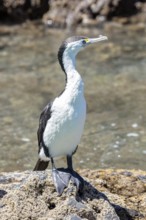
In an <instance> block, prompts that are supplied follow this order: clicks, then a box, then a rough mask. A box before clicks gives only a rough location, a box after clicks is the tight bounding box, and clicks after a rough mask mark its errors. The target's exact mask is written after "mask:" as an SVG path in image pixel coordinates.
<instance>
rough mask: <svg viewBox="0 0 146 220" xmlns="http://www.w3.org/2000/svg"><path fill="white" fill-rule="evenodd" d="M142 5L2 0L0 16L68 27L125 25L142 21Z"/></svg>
mask: <svg viewBox="0 0 146 220" xmlns="http://www.w3.org/2000/svg"><path fill="white" fill-rule="evenodd" d="M145 8H146V2H145V1H143V0H135V1H131V0H127V1H125V0H82V1H77V0H70V1H68V0H64V1H61V0H50V1H48V0H37V1H35V0H30V1H27V0H15V1H13V0H3V1H1V3H0V19H1V20H3V21H4V20H5V21H9V22H16V23H19V22H24V21H26V20H27V19H30V20H34V19H38V18H42V21H43V23H44V24H45V25H47V26H49V27H67V28H68V29H72V28H75V27H76V26H77V25H82V26H87V27H89V26H90V27H91V26H100V25H101V21H102V22H103V21H104V22H105V21H113V20H114V21H116V22H117V23H118V22H119V23H121V24H122V25H125V24H130V23H131V22H133V21H134V23H135V24H137V23H141V22H143V23H145V19H146V15H145V14H146V13H145ZM137 15H139V16H137ZM133 17H134V19H133ZM131 18H132V19H131Z"/></svg>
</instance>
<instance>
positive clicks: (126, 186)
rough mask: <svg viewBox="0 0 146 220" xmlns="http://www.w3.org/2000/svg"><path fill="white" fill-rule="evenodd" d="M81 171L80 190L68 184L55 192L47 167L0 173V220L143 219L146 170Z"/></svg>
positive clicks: (145, 198) (145, 200)
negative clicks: (82, 183)
mask: <svg viewBox="0 0 146 220" xmlns="http://www.w3.org/2000/svg"><path fill="white" fill-rule="evenodd" d="M80 174H81V175H82V176H83V177H84V178H85V180H86V184H85V188H84V192H83V194H82V195H79V194H78V193H76V190H75V187H74V186H73V185H70V186H69V189H65V191H64V193H63V194H62V195H61V196H58V195H57V193H56V191H55V189H54V186H53V184H52V178H51V173H50V171H45V172H32V171H25V172H13V173H1V178H0V189H1V190H0V216H1V220H4V219H5V220H6V219H12V220H13V219H15V220H17V219H39V220H48V219H50V220H53V219H58V220H61V219H66V220H80V219H89V220H90V219H91V220H92V219H98V220H106V219H107V220H109V219H112V220H119V219H120V220H128V219H134V220H136V219H143V220H144V219H145V217H146V211H145V206H146V185H145V181H143V179H144V180H145V178H143V177H145V176H146V172H144V171H125V170H94V171H91V170H80ZM140 177H142V178H140ZM89 181H90V183H89ZM92 184H93V185H92ZM130 186H131V187H130ZM132 186H133V187H132ZM71 189H72V190H71Z"/></svg>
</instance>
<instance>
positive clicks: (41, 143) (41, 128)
mask: <svg viewBox="0 0 146 220" xmlns="http://www.w3.org/2000/svg"><path fill="white" fill-rule="evenodd" d="M51 106H52V103H48V105H47V106H46V107H45V108H44V110H43V111H42V113H41V115H40V120H39V128H38V131H37V136H38V145H39V152H40V150H41V148H42V147H43V148H44V151H45V155H46V156H47V157H49V150H48V148H47V147H46V146H45V143H44V140H43V133H44V130H45V127H46V124H47V121H48V120H49V118H51Z"/></svg>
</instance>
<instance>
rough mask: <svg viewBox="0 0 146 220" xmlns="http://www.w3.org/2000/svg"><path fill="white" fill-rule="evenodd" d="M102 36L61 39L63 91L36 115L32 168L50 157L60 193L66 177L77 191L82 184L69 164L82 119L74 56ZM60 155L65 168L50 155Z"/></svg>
mask: <svg viewBox="0 0 146 220" xmlns="http://www.w3.org/2000/svg"><path fill="white" fill-rule="evenodd" d="M106 39H107V37H106V36H101V35H100V36H99V37H98V38H88V37H83V36H74V37H70V38H68V39H67V40H65V41H64V42H63V43H62V45H61V47H60V49H59V51H58V60H59V63H60V66H61V68H62V70H63V71H64V72H65V75H66V85H65V89H64V91H63V92H62V93H61V94H60V95H59V96H58V97H56V98H55V99H54V101H53V102H49V103H48V105H47V106H46V107H45V108H44V110H43V111H42V113H41V115H40V120H39V128H38V133H37V134H38V145H39V159H38V161H37V163H36V166H35V168H34V170H45V169H46V168H47V166H48V163H49V161H51V163H52V176H53V182H54V185H55V187H56V190H57V192H58V194H60V195H61V194H62V192H63V190H64V188H65V187H67V186H68V184H69V181H72V182H73V183H74V184H75V185H76V187H77V190H78V191H79V190H80V191H81V190H82V189H83V186H84V180H83V178H82V177H81V176H80V175H79V174H78V173H77V172H75V171H74V170H73V166H72V155H73V154H74V153H75V152H76V149H77V146H78V144H79V142H80V139H81V135H82V133H83V129H84V123H85V119H86V101H85V98H84V83H83V80H82V78H81V76H80V74H79V73H78V72H77V70H76V65H75V64H76V59H75V58H76V55H77V54H78V52H79V51H80V50H82V49H83V48H85V47H86V46H88V45H90V44H92V43H96V42H99V41H102V40H106ZM61 156H66V157H67V168H60V169H57V168H56V167H55V164H54V158H57V157H61Z"/></svg>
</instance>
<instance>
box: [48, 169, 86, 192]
mask: <svg viewBox="0 0 146 220" xmlns="http://www.w3.org/2000/svg"><path fill="white" fill-rule="evenodd" d="M52 176H53V182H54V185H55V188H56V191H57V192H58V194H59V195H61V194H62V193H63V191H64V189H65V188H66V187H68V184H69V181H71V182H72V183H73V184H74V185H75V186H76V188H77V192H80V193H81V192H82V191H83V188H84V179H83V178H82V177H81V176H80V175H79V174H78V173H77V172H75V171H74V170H70V169H69V168H67V169H65V168H59V169H53V170H52Z"/></svg>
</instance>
